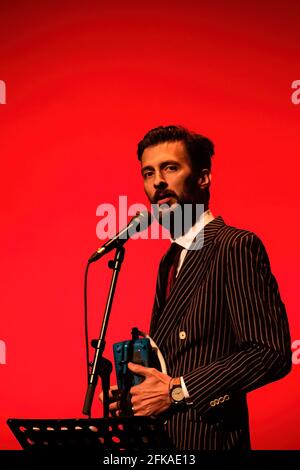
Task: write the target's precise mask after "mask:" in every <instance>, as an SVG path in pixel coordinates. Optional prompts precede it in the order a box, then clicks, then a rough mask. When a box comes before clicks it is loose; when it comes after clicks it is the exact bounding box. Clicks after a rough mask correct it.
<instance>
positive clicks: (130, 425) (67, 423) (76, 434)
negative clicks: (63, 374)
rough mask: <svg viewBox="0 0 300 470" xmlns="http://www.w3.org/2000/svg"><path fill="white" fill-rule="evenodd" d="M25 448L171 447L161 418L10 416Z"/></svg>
mask: <svg viewBox="0 0 300 470" xmlns="http://www.w3.org/2000/svg"><path fill="white" fill-rule="evenodd" d="M7 424H8V426H9V428H10V429H11V431H12V432H13V434H14V436H15V437H16V439H17V440H18V442H19V443H20V445H21V447H22V449H24V450H41V449H45V450H46V449H50V448H51V449H73V450H81V449H91V450H92V449H93V450H100V451H103V452H107V451H111V452H114V453H118V452H122V451H130V452H138V451H146V450H147V451H150V450H154V449H162V448H164V449H170V446H169V441H168V439H167V436H166V434H165V431H164V427H163V422H162V420H160V419H158V418H146V417H138V416H135V417H126V418H94V419H84V418H79V419H15V418H14V419H13V418H11V419H8V420H7Z"/></svg>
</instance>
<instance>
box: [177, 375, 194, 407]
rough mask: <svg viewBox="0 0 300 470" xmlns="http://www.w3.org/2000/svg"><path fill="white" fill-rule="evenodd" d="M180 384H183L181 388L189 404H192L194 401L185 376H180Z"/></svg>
mask: <svg viewBox="0 0 300 470" xmlns="http://www.w3.org/2000/svg"><path fill="white" fill-rule="evenodd" d="M180 385H181V388H182V391H183V394H184V398H185V399H186V402H187V403H188V404H189V405H192V404H193V402H192V400H191V397H190V395H189V392H188V389H187V388H186V385H185V383H184V380H183V377H180Z"/></svg>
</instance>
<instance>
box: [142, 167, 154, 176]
mask: <svg viewBox="0 0 300 470" xmlns="http://www.w3.org/2000/svg"><path fill="white" fill-rule="evenodd" d="M147 170H154V168H153V166H150V165H148V166H144V168H142V169H141V173H142V174H143V173H144V171H147Z"/></svg>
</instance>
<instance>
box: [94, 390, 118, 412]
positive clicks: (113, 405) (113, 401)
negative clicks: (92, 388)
mask: <svg viewBox="0 0 300 470" xmlns="http://www.w3.org/2000/svg"><path fill="white" fill-rule="evenodd" d="M117 390H118V386H117V385H112V386H111V387H110V389H109V392H108V401H109V403H110V405H109V411H110V413H111V415H112V416H118V415H119V413H114V412H115V411H116V410H117V409H118V403H120V402H119V401H118V399H119V396H118V395H119V394H118V393H117ZM114 392H115V393H114ZM98 398H99V400H100V401H101V403H102V404H103V391H101V393H100V394H99V397H98Z"/></svg>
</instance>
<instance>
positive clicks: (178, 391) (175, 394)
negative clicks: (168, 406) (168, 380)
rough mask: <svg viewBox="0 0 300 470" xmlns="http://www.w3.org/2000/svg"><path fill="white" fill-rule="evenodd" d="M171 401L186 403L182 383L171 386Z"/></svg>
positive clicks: (177, 403)
mask: <svg viewBox="0 0 300 470" xmlns="http://www.w3.org/2000/svg"><path fill="white" fill-rule="evenodd" d="M169 395H170V398H171V401H172V403H173V404H174V405H180V404H183V403H185V396H184V393H183V390H182V387H181V385H178V384H175V385H173V386H172V387H171V388H170V392H169Z"/></svg>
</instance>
